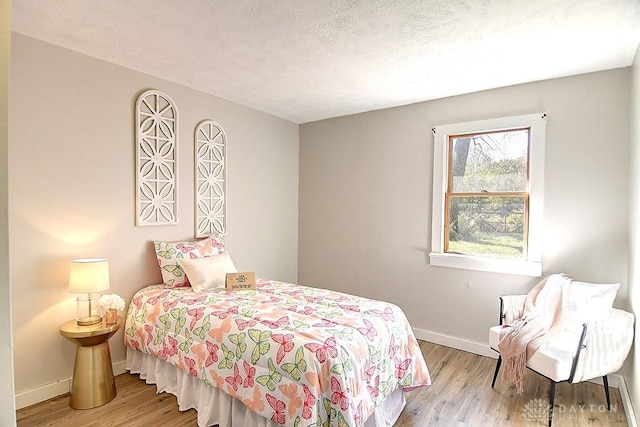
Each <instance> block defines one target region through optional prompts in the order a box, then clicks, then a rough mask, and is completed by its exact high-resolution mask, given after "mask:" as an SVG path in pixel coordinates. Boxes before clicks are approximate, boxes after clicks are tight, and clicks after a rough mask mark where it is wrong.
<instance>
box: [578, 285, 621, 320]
mask: <svg viewBox="0 0 640 427" xmlns="http://www.w3.org/2000/svg"><path fill="white" fill-rule="evenodd" d="M618 288H620V284H619V283H611V284H597V283H586V282H578V281H573V283H571V286H570V287H569V289H570V290H569V305H568V309H569V312H568V316H567V317H568V321H569V322H570V324H571V325H570V326H579V325H580V326H581V325H582V324H583V323H587V322H593V321H596V320H604V319H608V318H609V316H611V308H612V307H613V300H614V299H615V298H616V293H617V292H618Z"/></svg>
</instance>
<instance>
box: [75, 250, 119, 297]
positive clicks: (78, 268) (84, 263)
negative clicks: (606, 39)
mask: <svg viewBox="0 0 640 427" xmlns="http://www.w3.org/2000/svg"><path fill="white" fill-rule="evenodd" d="M107 289H109V261H108V260H107V259H105V258H83V259H74V260H72V261H71V269H70V270H69V292H74V293H87V292H102V291H106V290H107Z"/></svg>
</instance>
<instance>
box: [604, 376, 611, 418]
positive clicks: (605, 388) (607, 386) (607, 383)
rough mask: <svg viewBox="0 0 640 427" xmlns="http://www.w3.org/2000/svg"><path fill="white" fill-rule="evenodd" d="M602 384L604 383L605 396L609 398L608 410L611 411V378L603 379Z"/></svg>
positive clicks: (605, 377)
mask: <svg viewBox="0 0 640 427" xmlns="http://www.w3.org/2000/svg"><path fill="white" fill-rule="evenodd" d="M602 382H603V383H604V394H605V396H607V409H608V410H609V411H610V410H611V398H610V397H609V378H607V376H606V375H605V376H603V377H602Z"/></svg>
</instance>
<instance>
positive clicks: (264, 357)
mask: <svg viewBox="0 0 640 427" xmlns="http://www.w3.org/2000/svg"><path fill="white" fill-rule="evenodd" d="M124 338H125V344H126V345H128V346H129V347H132V348H134V349H136V350H138V351H141V352H144V353H147V354H151V355H153V356H155V357H159V358H161V359H162V360H165V361H166V362H169V363H171V364H173V365H174V366H176V367H178V368H180V369H182V370H184V371H186V372H188V373H189V374H191V375H193V376H194V377H198V378H200V379H201V380H202V381H204V382H206V383H208V384H210V385H212V386H214V387H217V388H218V389H220V390H221V391H223V392H225V393H227V394H229V395H231V396H233V397H235V398H237V399H239V400H241V401H242V402H243V403H244V404H245V405H246V406H247V407H249V408H250V409H251V410H253V411H255V412H257V413H258V414H259V415H261V416H263V417H266V418H268V419H271V420H272V421H274V422H276V423H278V424H281V425H287V426H296V427H298V426H301V427H307V426H325V425H326V426H360V425H362V424H363V423H364V421H365V420H366V419H367V417H368V416H369V415H370V414H371V413H372V412H373V410H374V408H375V407H376V406H377V405H379V404H380V403H381V402H382V401H383V400H384V399H385V398H386V397H387V396H388V395H389V394H390V393H391V392H392V391H394V390H395V389H397V388H404V389H405V390H406V389H411V388H415V387H419V386H427V385H430V384H431V379H430V377H429V372H428V370H427V366H426V364H425V361H424V359H423V357H422V353H421V352H420V348H419V347H418V343H417V341H416V339H415V337H414V335H413V332H412V330H411V327H410V326H409V323H408V321H407V319H406V317H405V315H404V313H403V312H402V310H401V309H400V308H399V307H397V306H395V305H393V304H390V303H385V302H380V301H374V300H370V299H366V298H360V297H356V296H352V295H346V294H343V293H339V292H334V291H329V290H323V289H315V288H310V287H305V286H300V285H294V284H289V283H282V282H276V281H268V280H258V283H257V290H255V291H239V292H232V291H226V290H224V289H221V290H215V291H209V292H199V293H198V292H193V291H192V290H191V288H171V289H169V288H165V287H164V286H163V285H153V286H149V287H146V288H144V289H142V290H140V291H138V292H137V293H136V294H135V295H134V298H133V300H132V302H131V304H130V306H129V310H128V313H127V319H126V326H125V335H124Z"/></svg>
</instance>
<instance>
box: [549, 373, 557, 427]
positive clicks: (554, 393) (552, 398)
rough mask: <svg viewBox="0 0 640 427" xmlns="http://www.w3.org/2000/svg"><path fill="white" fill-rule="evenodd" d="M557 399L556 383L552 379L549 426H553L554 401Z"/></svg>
mask: <svg viewBox="0 0 640 427" xmlns="http://www.w3.org/2000/svg"><path fill="white" fill-rule="evenodd" d="M555 400H556V383H555V382H554V381H553V380H551V387H550V388H549V427H551V421H553V402H554V401H555Z"/></svg>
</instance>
